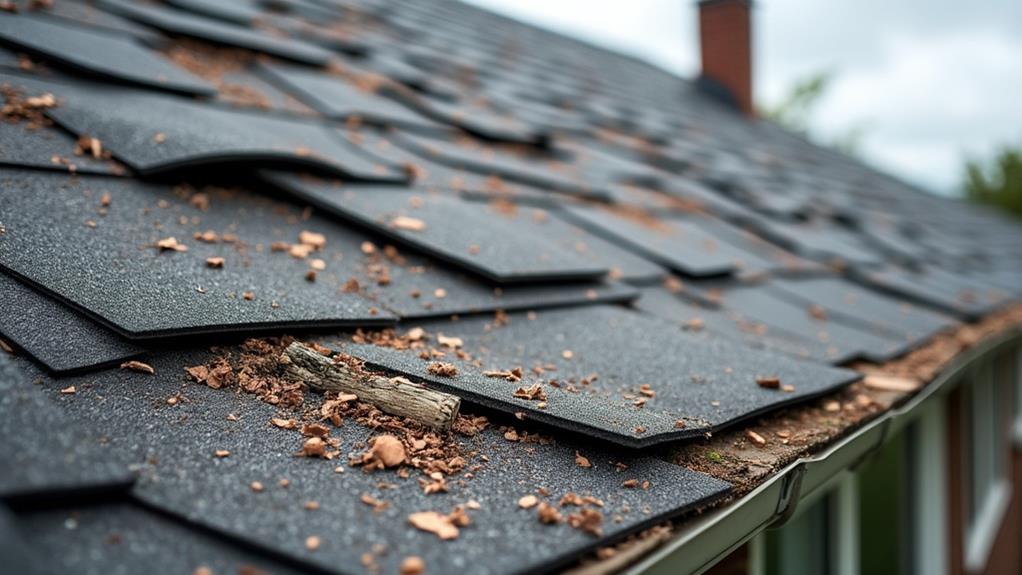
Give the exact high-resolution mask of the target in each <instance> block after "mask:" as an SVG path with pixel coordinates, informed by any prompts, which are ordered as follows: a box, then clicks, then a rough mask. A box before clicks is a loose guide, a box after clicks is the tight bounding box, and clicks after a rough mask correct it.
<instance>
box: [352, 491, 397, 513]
mask: <svg viewBox="0 0 1022 575" xmlns="http://www.w3.org/2000/svg"><path fill="white" fill-rule="evenodd" d="M359 500H360V501H361V502H362V503H365V504H366V505H368V506H369V507H372V508H373V512H374V513H380V512H381V511H383V510H384V509H386V508H388V507H390V502H388V501H381V500H379V499H376V498H375V497H373V496H371V495H369V494H368V493H363V494H362V495H361V496H359Z"/></svg>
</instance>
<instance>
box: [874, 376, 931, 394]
mask: <svg viewBox="0 0 1022 575" xmlns="http://www.w3.org/2000/svg"><path fill="white" fill-rule="evenodd" d="M862 383H863V385H865V386H866V387H867V388H869V389H875V390H877V391H899V392H903V393H909V392H912V391H915V390H917V389H919V387H920V386H921V383H920V382H919V380H917V379H910V378H907V377H895V376H890V375H880V374H872V375H867V376H866V377H865V379H864V380H863V382H862Z"/></svg>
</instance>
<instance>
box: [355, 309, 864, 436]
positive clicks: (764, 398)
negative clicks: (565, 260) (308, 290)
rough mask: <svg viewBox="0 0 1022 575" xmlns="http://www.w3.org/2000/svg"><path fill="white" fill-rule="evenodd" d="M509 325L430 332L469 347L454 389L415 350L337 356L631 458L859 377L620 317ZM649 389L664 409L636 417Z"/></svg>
mask: <svg viewBox="0 0 1022 575" xmlns="http://www.w3.org/2000/svg"><path fill="white" fill-rule="evenodd" d="M509 319H510V321H508V322H502V324H500V325H493V323H492V320H490V319H489V318H471V319H461V320H460V321H458V322H451V323H448V322H432V323H428V324H422V326H423V327H424V328H425V329H426V331H427V332H429V333H443V334H444V335H447V336H456V337H459V338H461V339H462V340H463V341H464V350H465V351H466V352H467V353H468V354H469V355H470V356H471V358H472V360H471V361H470V360H467V359H466V360H459V359H457V358H453V357H450V355H448V357H446V358H444V361H451V362H453V363H454V364H455V365H456V366H457V367H458V374H457V375H456V376H454V377H435V376H433V375H431V374H430V373H429V372H428V369H427V368H428V365H429V363H430V362H429V361H427V360H423V359H422V358H420V357H419V355H418V351H416V350H411V351H401V350H395V349H392V348H387V347H379V346H374V345H369V344H350V343H349V344H347V345H344V346H343V347H342V348H341V349H342V351H344V352H345V353H349V354H351V355H353V356H355V357H358V358H361V359H364V360H365V361H366V362H367V363H369V364H371V365H374V366H379V367H382V368H385V369H387V370H392V371H396V372H399V373H402V374H405V375H408V376H411V377H414V378H416V379H420V380H423V381H427V382H429V383H430V385H431V386H435V387H438V388H440V389H444V390H448V391H451V392H453V393H457V394H459V395H462V396H463V397H465V398H466V399H469V400H471V401H474V402H478V403H482V404H485V405H487V406H490V407H492V408H494V409H499V410H502V411H507V412H512V413H513V412H517V411H523V412H525V413H527V415H528V417H529V418H530V419H535V420H538V421H543V422H544V423H548V424H550V425H557V426H560V427H564V428H567V429H572V430H575V431H579V432H582V433H584V434H586V435H589V436H596V437H600V438H603V439H606V440H608V441H613V442H615V443H620V444H623V445H630V446H645V445H651V444H655V443H661V442H665V441H670V440H672V439H679V438H687V437H695V436H699V435H701V434H703V433H705V432H707V431H715V430H717V429H720V428H721V427H723V426H725V425H729V424H733V423H734V422H736V421H738V420H741V419H745V418H747V417H751V416H753V415H755V414H757V413H760V412H763V411H766V410H768V409H774V408H777V407H779V406H781V405H786V404H790V403H792V402H795V401H799V400H804V399H807V398H809V397H814V396H818V395H820V394H823V393H827V392H830V391H834V390H836V389H839V388H840V387H841V386H843V385H845V384H847V383H850V382H852V381H854V380H856V379H858V377H859V376H858V374H856V373H854V372H850V371H846V370H841V369H834V368H830V367H826V366H821V365H817V364H812V363H808V362H802V361H796V360H794V359H791V358H788V357H786V356H780V355H775V354H772V353H766V352H763V351H759V350H753V349H749V348H747V347H745V346H743V345H740V344H737V343H732V342H731V341H727V340H723V339H717V340H709V339H706V338H701V337H693V336H691V335H689V334H686V333H685V332H684V331H683V330H682V329H681V328H680V327H679V326H677V325H675V324H671V323H669V322H664V321H662V320H658V319H655V318H650V317H648V316H645V315H640V314H638V313H635V312H631V311H628V310H624V309H621V308H618V307H612V306H589V307H584V308H578V309H566V310H551V311H546V312H540V313H539V314H538V315H537V317H536V318H535V319H529V318H528V317H527V316H525V315H523V314H515V315H513V316H512V317H511V318H509ZM504 324H506V325H504ZM514 367H521V368H523V370H524V372H525V377H524V378H523V379H522V381H521V382H520V383H515V384H512V383H509V382H507V381H505V380H503V379H499V378H493V377H488V376H486V375H485V374H484V372H485V371H487V370H510V369H512V368H514ZM535 367H542V368H543V369H542V370H541V373H536V372H534V371H532V370H533V369H534V368H535ZM594 375H595V376H596V377H595V378H594V377H593V376H594ZM762 375H771V376H776V377H780V378H781V379H782V380H783V381H784V382H785V383H788V384H791V385H794V386H795V390H796V391H795V392H794V393H782V392H775V391H769V390H763V389H760V388H758V387H757V386H756V385H755V379H756V377H758V376H762ZM551 381H554V382H555V383H551ZM533 384H541V388H542V390H543V391H544V392H545V394H546V396H547V399H546V400H545V403H546V405H544V406H540V405H539V404H538V402H537V401H531V400H525V399H518V398H516V397H515V396H514V392H515V389H516V387H518V386H522V387H527V386H531V385H533ZM643 384H647V385H649V386H651V387H652V388H653V389H654V390H655V391H656V397H655V399H652V400H649V401H648V402H645V403H644V405H642V406H641V407H640V406H637V405H636V404H635V400H636V399H638V398H639V397H640V394H639V389H640V387H641V386H642V385H643ZM679 419H682V420H685V421H686V422H687V424H686V426H685V427H684V428H681V429H679V428H678V427H677V426H676V425H675V424H676V422H677V421H678V420H679ZM640 430H641V431H640Z"/></svg>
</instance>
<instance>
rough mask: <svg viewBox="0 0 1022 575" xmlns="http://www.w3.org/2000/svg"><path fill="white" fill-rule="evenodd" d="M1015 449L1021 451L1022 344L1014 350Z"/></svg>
mask: <svg viewBox="0 0 1022 575" xmlns="http://www.w3.org/2000/svg"><path fill="white" fill-rule="evenodd" d="M1014 427H1015V429H1014V436H1015V449H1017V450H1018V451H1022V345H1019V347H1018V349H1017V350H1015V426H1014Z"/></svg>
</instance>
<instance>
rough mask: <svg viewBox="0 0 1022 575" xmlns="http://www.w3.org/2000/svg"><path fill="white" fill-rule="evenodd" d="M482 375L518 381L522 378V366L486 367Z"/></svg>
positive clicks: (512, 381)
mask: <svg viewBox="0 0 1022 575" xmlns="http://www.w3.org/2000/svg"><path fill="white" fill-rule="evenodd" d="M483 375H485V376H486V377H499V378H501V379H506V380H508V381H510V382H511V383H518V382H519V381H521V380H522V368H521V367H520V366H519V367H516V368H514V369H507V370H496V369H488V370H486V371H484V372H483Z"/></svg>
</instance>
